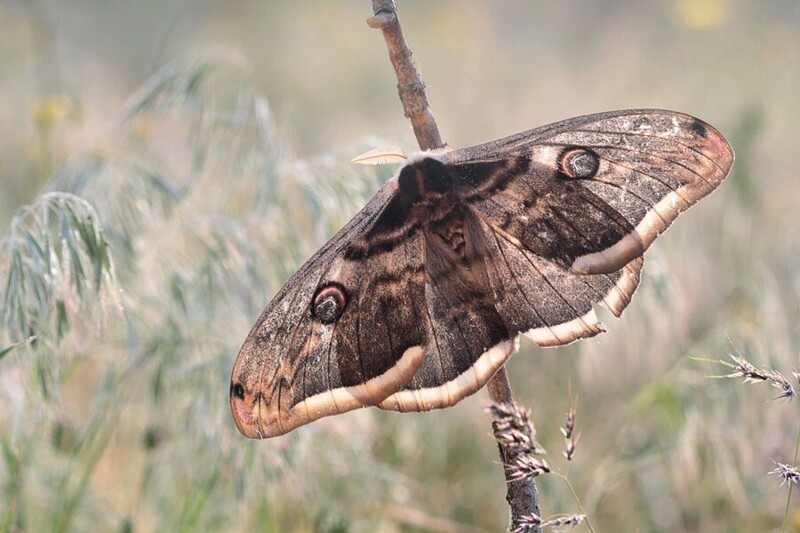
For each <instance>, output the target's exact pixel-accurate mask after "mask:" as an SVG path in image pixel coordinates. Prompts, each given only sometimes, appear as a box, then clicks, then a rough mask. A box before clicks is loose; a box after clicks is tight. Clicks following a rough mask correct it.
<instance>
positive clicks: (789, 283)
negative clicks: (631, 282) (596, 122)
mask: <svg viewBox="0 0 800 533" xmlns="http://www.w3.org/2000/svg"><path fill="white" fill-rule="evenodd" d="M370 9H371V6H370V3H369V2H367V1H366V0H363V1H360V2H354V1H344V0H335V1H332V0H326V1H323V0H316V1H308V2H280V3H278V2H257V1H255V0H250V1H241V2H221V1H216V2H212V1H205V2H199V1H189V0H185V1H180V2H171V3H164V2H156V1H153V0H138V1H137V2H127V3H123V2H111V3H100V2H91V1H89V0H75V1H72V2H55V1H48V0H27V1H22V0H19V1H11V0H2V1H0V124H2V127H1V128H0V233H2V234H3V235H4V237H3V244H2V250H0V283H2V284H1V285H0V296H1V297H2V306H3V307H2V310H1V311H2V312H1V313H0V354H3V355H2V356H0V448H2V455H1V456H0V457H1V458H2V459H1V460H0V530H1V531H88V530H92V531H98V530H102V531H156V530H158V531H194V530H196V531H213V530H244V529H251V530H259V531H331V532H333V531H389V532H391V531H462V530H463V531H499V530H503V529H504V528H505V527H506V525H507V509H506V505H505V502H504V495H505V489H504V486H503V480H502V469H501V468H500V467H499V465H497V464H496V460H497V456H496V449H495V445H494V444H493V441H492V440H491V438H490V431H489V419H488V416H487V415H486V414H485V413H483V411H482V408H483V406H484V404H485V402H486V401H487V398H486V394H485V392H480V393H478V394H476V395H474V396H473V397H471V398H469V399H467V400H465V401H463V402H461V403H460V404H459V405H457V406H456V407H454V408H451V409H448V410H445V411H437V412H432V413H426V414H403V415H398V414H393V413H384V412H381V411H379V410H377V409H369V410H362V411H359V412H354V413H350V414H347V415H343V416H339V417H335V418H331V419H326V420H323V421H320V422H317V423H314V424H312V425H310V426H306V427H303V428H301V429H300V430H297V431H295V432H293V433H291V434H290V435H288V436H286V437H282V438H279V439H274V440H269V441H265V442H252V441H248V440H246V439H244V438H243V437H241V436H240V435H239V434H238V432H237V431H236V429H235V428H234V426H233V423H232V421H231V419H230V415H229V412H228V402H227V395H228V379H229V373H230V368H231V365H232V363H233V359H234V357H235V354H236V352H237V351H238V348H239V345H240V343H241V342H242V340H243V339H244V336H245V335H246V333H247V331H248V330H249V328H250V326H251V325H252V322H253V321H254V320H255V318H256V317H257V315H258V313H259V312H260V311H261V309H262V308H263V306H264V305H265V304H266V303H267V301H268V300H269V298H270V296H271V295H272V294H273V293H274V292H275V291H276V290H277V289H278V288H279V287H280V285H281V284H282V283H283V281H285V279H286V278H287V277H288V276H289V275H290V273H291V272H292V271H293V270H294V269H295V268H296V267H297V266H299V265H300V264H301V263H302V261H303V260H305V258H307V257H308V256H310V255H311V253H312V252H313V251H314V250H315V249H316V248H317V247H318V246H319V245H320V244H321V243H323V242H324V241H325V240H326V239H327V238H328V237H329V236H331V235H332V234H333V233H334V231H335V230H336V229H337V228H338V227H340V226H341V225H342V224H343V223H344V222H345V221H346V220H347V219H348V218H349V217H350V216H351V215H352V214H354V213H355V212H356V211H357V210H358V209H359V207H360V206H361V205H362V204H363V203H364V202H365V201H366V200H367V199H368V198H369V197H370V196H371V195H372V193H373V192H374V191H375V190H377V188H378V187H379V186H380V183H382V182H383V181H384V180H385V179H387V178H388V177H389V175H390V174H391V172H392V169H390V168H389V169H383V168H381V169H377V170H372V169H366V170H365V169H363V168H352V166H351V165H350V164H349V163H348V161H349V159H350V158H351V157H353V156H354V155H357V154H359V153H361V152H362V151H364V150H365V149H366V148H370V147H374V146H376V145H384V144H396V145H400V146H404V147H406V148H407V149H413V148H414V147H415V146H416V145H415V142H414V139H413V135H412V133H411V130H410V127H409V125H408V123H407V121H406V120H405V119H404V118H403V116H402V110H401V107H400V103H399V101H398V100H397V97H396V90H395V79H394V74H393V72H392V70H391V66H390V64H389V62H388V59H387V54H386V50H385V46H384V43H383V40H382V37H381V35H380V33H379V32H376V31H374V30H370V29H368V28H367V27H366V24H365V23H364V21H365V19H366V18H367V17H368V16H369V15H370V14H371V11H370ZM399 9H400V16H401V20H402V22H403V27H404V30H405V33H406V37H407V39H408V41H409V45H410V46H411V48H412V50H413V51H414V57H415V59H416V61H417V64H418V66H419V68H420V70H421V73H422V76H423V78H424V80H425V82H426V83H427V86H428V96H429V99H430V102H431V106H432V109H433V111H434V114H435V115H436V117H437V120H438V123H439V127H440V130H441V131H442V135H443V137H444V138H445V140H446V141H447V142H448V143H449V144H450V145H451V146H466V145H471V144H476V143H480V142H484V141H487V140H490V139H494V138H498V137H502V136H505V135H508V134H511V133H515V132H517V131H522V130H525V129H529V128H531V127H535V126H538V125H542V124H545V123H548V122H552V121H556V120H559V119H563V118H567V117H571V116H576V115H580V114H585V113H591V112H598V111H604V110H611V109H621V108H634V107H661V108H669V109H676V110H681V111H685V112H688V113H691V114H695V115H697V116H699V117H701V118H703V119H704V120H707V121H708V122H710V123H712V124H713V125H715V126H716V127H717V128H719V129H720V130H721V131H722V132H723V133H725V134H726V135H727V136H728V138H729V139H730V141H731V142H732V144H733V145H734V148H735V149H736V151H737V163H736V166H735V170H734V173H733V174H732V176H731V177H730V178H729V179H728V181H727V183H725V184H724V185H723V186H722V187H721V188H720V190H719V191H718V192H716V193H715V194H714V195H713V196H711V197H710V198H709V199H707V200H705V201H704V202H702V205H701V207H698V208H696V210H692V211H691V212H690V213H689V214H687V215H684V216H683V217H682V218H681V219H680V221H678V222H677V223H676V224H675V225H674V226H673V228H672V229H671V230H670V231H669V232H668V234H667V235H665V236H664V237H662V238H661V239H660V240H659V242H658V244H657V245H656V246H655V247H654V249H653V250H652V251H651V252H649V253H648V255H647V260H646V263H645V264H646V267H645V270H644V277H643V280H642V284H641V287H640V288H639V291H638V293H637V295H636V297H635V298H634V301H633V303H632V304H631V306H630V307H629V309H628V310H627V311H626V313H625V315H624V317H623V318H622V319H621V320H614V319H613V318H612V317H611V316H610V315H608V314H606V315H607V316H606V323H607V325H608V326H609V332H608V333H606V334H605V335H602V336H600V337H597V338H595V339H591V340H588V341H584V342H581V343H578V344H576V345H572V346H569V347H566V348H560V349H549V350H542V349H538V348H536V347H534V346H532V345H531V344H530V343H529V342H527V341H523V343H522V349H521V350H520V353H519V354H517V355H516V356H514V358H513V359H512V360H511V362H510V363H509V365H508V366H509V372H510V375H511V380H512V385H513V386H514V389H515V391H516V396H517V399H518V400H519V401H521V402H522V403H524V404H526V405H529V406H532V407H533V410H534V416H535V420H536V422H537V427H538V430H539V440H540V441H541V442H542V444H543V445H544V446H545V447H546V448H548V450H549V452H550V455H549V458H548V460H549V461H550V462H551V463H552V464H554V465H556V466H558V467H559V468H561V469H566V468H567V466H566V465H565V464H563V461H560V452H561V446H562V439H561V436H560V434H559V432H558V427H559V426H560V425H562V423H563V417H564V413H565V411H566V408H567V401H568V400H567V393H566V391H567V382H568V381H569V380H571V381H572V387H573V390H574V392H575V393H576V394H577V395H579V405H578V430H579V431H580V432H581V437H580V441H579V445H578V451H577V454H576V459H575V460H574V461H573V464H571V465H570V466H569V479H570V480H571V482H572V484H573V485H574V487H575V490H576V492H577V494H578V496H579V497H580V500H581V502H582V503H583V505H584V507H585V508H586V510H587V512H588V513H589V516H590V519H591V520H592V522H593V524H594V525H595V526H596V528H597V529H598V530H600V531H634V530H636V531H704V532H705V531H769V530H777V529H779V528H780V525H781V519H782V515H783V508H784V504H785V499H786V487H783V488H781V487H780V486H779V485H780V484H779V480H777V479H776V478H775V476H768V475H767V474H766V473H767V472H768V471H770V470H772V469H773V468H774V465H773V462H772V461H773V460H775V461H780V462H786V463H791V462H792V454H793V452H794V441H795V435H796V431H797V429H798V416H797V405H796V404H787V403H779V402H770V401H769V398H770V397H771V396H772V395H774V394H773V391H770V390H769V389H767V388H766V387H758V388H756V387H753V388H749V387H746V386H743V385H740V384H735V383H731V382H728V381H719V380H711V379H708V377H707V376H708V375H711V374H718V373H720V372H721V369H720V368H715V367H713V366H709V365H707V364H704V363H701V362H698V361H696V360H694V359H690V357H710V358H719V357H724V356H725V354H726V353H728V352H729V351H731V350H732V349H733V347H736V348H737V349H739V350H741V351H742V352H743V353H744V354H745V355H746V356H747V357H748V359H750V360H751V361H753V362H755V363H764V364H770V365H771V366H773V367H775V368H778V369H781V370H783V371H784V372H786V373H788V372H789V371H790V370H791V369H792V368H796V367H797V365H798V356H799V355H800V340H799V339H800V209H798V206H800V186H798V185H797V177H798V175H800V155H799V154H800V151H798V144H800V134H798V131H797V117H798V116H800V91H798V90H797V87H798V84H800V4H798V3H797V2H795V1H794V0H774V1H772V2H768V3H760V2H754V1H745V0H694V1H691V0H662V1H659V2H646V3H645V2H636V1H634V0H613V1H608V2H602V3H600V2H595V3H586V2H579V1H578V0H568V1H558V2H556V1H548V2H527V1H523V0H517V1H509V2H503V3H488V2H479V1H464V0H462V1H459V2H456V1H441V2H410V1H401V2H400V5H399ZM106 243H107V244H106ZM32 337H35V339H34V340H30V341H29V342H27V343H26V342H25V341H26V339H29V338H32ZM17 343H22V344H21V345H19V346H16V347H14V348H12V349H11V350H9V351H5V349H6V348H10V347H12V346H14V345H15V344H17ZM540 479H541V481H540V482H539V486H540V490H541V492H542V502H543V509H544V512H545V514H548V515H549V514H553V513H558V512H576V511H577V508H576V503H575V501H574V499H573V498H572V497H571V495H570V493H569V491H568V489H567V487H566V486H565V485H564V483H563V481H561V480H560V479H558V478H556V477H553V476H550V477H548V476H545V477H543V478H540ZM798 501H800V500H797V499H796V500H795V503H794V505H793V506H792V509H791V512H790V522H791V524H792V525H791V527H793V528H794V530H795V531H800V511H798V509H800V507H799V506H800V504H799V503H798ZM581 527H582V528H583V529H584V530H585V529H586V526H581Z"/></svg>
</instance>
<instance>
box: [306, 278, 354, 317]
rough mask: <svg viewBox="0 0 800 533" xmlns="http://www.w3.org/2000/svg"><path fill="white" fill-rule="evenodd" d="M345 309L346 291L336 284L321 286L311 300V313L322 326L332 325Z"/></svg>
mask: <svg viewBox="0 0 800 533" xmlns="http://www.w3.org/2000/svg"><path fill="white" fill-rule="evenodd" d="M345 307H347V291H346V290H345V288H344V287H343V286H342V285H341V284H339V283H336V282H331V283H328V284H326V285H323V286H321V287H320V288H318V289H317V292H316V293H315V294H314V298H313V299H312V300H311V313H312V314H313V315H314V316H315V317H316V318H317V320H319V321H320V322H322V323H323V324H332V323H333V322H335V321H336V320H337V319H338V318H339V317H340V316H342V313H343V312H344V308H345Z"/></svg>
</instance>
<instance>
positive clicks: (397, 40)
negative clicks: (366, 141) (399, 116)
mask: <svg viewBox="0 0 800 533" xmlns="http://www.w3.org/2000/svg"><path fill="white" fill-rule="evenodd" d="M372 9H373V11H374V13H375V16H373V17H370V18H369V19H368V20H367V24H368V25H369V27H370V28H376V29H377V28H380V30H381V31H382V32H383V37H384V39H386V47H387V48H388V49H389V59H390V60H391V62H392V66H393V67H394V72H395V74H396V75H397V92H398V94H399V96H400V101H401V102H402V104H403V112H404V113H405V116H406V117H408V119H409V120H410V121H411V127H412V128H414V135H415V136H416V137H417V142H418V143H419V147H420V148H422V149H423V150H430V149H432V148H441V147H443V146H444V143H443V142H442V138H441V136H440V135H439V128H438V127H437V126H436V120H435V119H434V118H433V113H432V112H431V109H430V106H429V105H428V97H427V95H426V94H425V84H424V83H422V79H421V78H420V77H419V74H418V73H417V68H416V67H415V66H414V60H413V59H412V58H411V50H409V48H408V46H407V45H406V40H405V37H403V30H402V28H401V27H400V19H398V18H397V6H396V5H395V3H394V0H372Z"/></svg>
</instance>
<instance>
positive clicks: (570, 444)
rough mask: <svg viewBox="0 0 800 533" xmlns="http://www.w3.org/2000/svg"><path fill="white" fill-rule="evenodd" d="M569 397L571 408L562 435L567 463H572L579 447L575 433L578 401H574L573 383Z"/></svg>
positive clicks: (568, 410)
mask: <svg viewBox="0 0 800 533" xmlns="http://www.w3.org/2000/svg"><path fill="white" fill-rule="evenodd" d="M567 395H568V396H569V406H568V407H567V416H566V419H565V421H564V427H562V428H561V434H562V435H564V440H565V441H566V443H565V444H564V451H563V452H562V454H563V455H564V457H565V458H566V459H567V461H572V456H573V455H574V454H575V448H576V447H577V445H578V437H577V436H576V435H574V433H575V419H576V418H577V416H578V408H577V406H576V404H577V401H575V402H573V400H572V383H570V384H569V385H568V387H567Z"/></svg>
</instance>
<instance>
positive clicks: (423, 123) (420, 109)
mask: <svg viewBox="0 0 800 533" xmlns="http://www.w3.org/2000/svg"><path fill="white" fill-rule="evenodd" d="M372 9H373V13H374V16H372V17H370V18H369V19H368V20H367V24H368V25H369V27H370V28H376V29H380V30H381V31H382V32H383V37H384V39H385V40H386V46H387V48H388V49H389V59H390V60H391V62H392V66H393V67H394V71H395V74H396V75H397V82H398V83H397V90H398V93H399V95H400V101H401V102H402V103H403V111H404V112H405V116H406V117H408V119H409V120H410V121H411V126H412V127H413V128H414V135H415V136H416V137H417V142H418V143H419V146H420V148H422V149H423V150H430V149H432V148H441V147H443V146H444V143H443V142H442V138H441V136H440V135H439V128H438V127H437V126H436V121H435V120H434V118H433V113H431V110H430V107H429V105H428V97H427V96H426V95H425V84H424V83H422V79H421V78H420V77H419V74H418V73H417V69H416V67H415V66H414V61H413V60H412V58H411V50H409V48H408V46H407V45H406V41H405V38H404V37H403V31H402V29H401V28H400V20H399V19H398V17H397V6H396V5H395V3H394V0H372ZM487 388H488V389H489V397H490V398H491V400H492V401H493V402H495V403H498V404H509V405H510V404H512V403H513V401H514V398H513V396H512V395H511V387H510V385H509V383H508V375H507V374H506V369H505V367H503V368H500V370H498V371H497V373H496V374H495V375H494V377H492V379H490V380H489V383H488V384H487ZM498 448H499V450H500V459H501V461H502V464H503V471H504V473H505V478H506V485H507V487H508V489H507V493H506V501H507V502H508V505H509V506H510V507H511V528H510V529H511V530H515V529H516V528H518V527H520V526H521V525H523V524H524V517H529V516H532V515H536V516H540V512H539V493H538V491H537V490H536V483H535V482H534V480H533V478H527V479H524V480H521V481H512V477H511V476H512V471H511V470H510V466H511V465H513V464H514V460H513V459H514V457H513V454H512V453H511V452H510V451H509V450H507V449H505V448H504V447H503V446H502V445H500V444H498ZM530 531H533V532H539V531H541V530H540V528H539V527H538V526H533V527H531V528H530Z"/></svg>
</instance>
